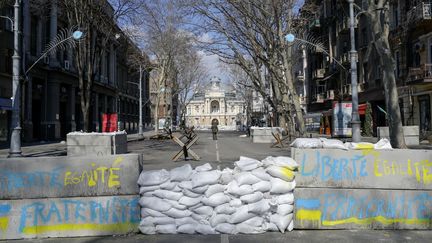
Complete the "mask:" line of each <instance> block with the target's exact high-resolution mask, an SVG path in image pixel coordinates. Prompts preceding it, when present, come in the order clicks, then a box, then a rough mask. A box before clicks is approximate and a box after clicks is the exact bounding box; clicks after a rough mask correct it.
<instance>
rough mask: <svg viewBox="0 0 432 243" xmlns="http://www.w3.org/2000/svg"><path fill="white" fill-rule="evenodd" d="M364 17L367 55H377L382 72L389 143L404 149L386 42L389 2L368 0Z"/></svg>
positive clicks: (393, 78) (391, 62)
mask: <svg viewBox="0 0 432 243" xmlns="http://www.w3.org/2000/svg"><path fill="white" fill-rule="evenodd" d="M366 16H367V19H368V20H369V23H370V26H371V30H372V33H371V36H372V40H371V41H370V43H369V46H368V50H367V53H369V54H370V53H371V51H373V50H374V51H376V52H377V53H378V56H379V64H380V65H381V67H382V70H383V72H382V74H383V77H382V80H383V84H384V94H385V100H386V106H387V113H388V122H389V132H390V143H391V144H392V146H393V147H395V148H405V147H406V145H405V139H404V134H403V128H402V119H401V113H400V108H399V100H398V92H397V85H396V78H395V73H394V70H395V65H396V64H395V61H394V59H393V56H392V53H391V48H390V44H389V40H388V36H389V32H390V26H389V24H390V17H389V1H388V0H378V1H376V0H369V1H368V8H367V11H366ZM368 56H369V55H367V58H368Z"/></svg>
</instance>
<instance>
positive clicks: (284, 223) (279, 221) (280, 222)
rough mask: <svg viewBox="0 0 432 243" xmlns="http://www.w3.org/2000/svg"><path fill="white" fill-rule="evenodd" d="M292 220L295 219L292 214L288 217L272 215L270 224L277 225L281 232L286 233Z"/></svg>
mask: <svg viewBox="0 0 432 243" xmlns="http://www.w3.org/2000/svg"><path fill="white" fill-rule="evenodd" d="M292 219H293V214H292V213H291V214H288V215H279V214H272V215H270V222H272V223H274V224H275V225H277V227H278V229H279V231H280V232H282V233H284V232H285V230H286V229H287V227H288V225H289V223H290V222H291V221H292Z"/></svg>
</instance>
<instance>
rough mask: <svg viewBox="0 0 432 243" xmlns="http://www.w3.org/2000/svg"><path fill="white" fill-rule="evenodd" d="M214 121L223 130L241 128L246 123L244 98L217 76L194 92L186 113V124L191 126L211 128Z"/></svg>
mask: <svg viewBox="0 0 432 243" xmlns="http://www.w3.org/2000/svg"><path fill="white" fill-rule="evenodd" d="M213 121H215V122H217V123H218V124H219V129H222V130H224V129H226V130H236V129H241V128H243V125H246V103H245V101H244V99H243V98H241V97H239V95H238V94H237V92H236V91H235V89H234V88H233V87H232V86H229V85H226V84H221V80H220V79H219V78H217V77H213V78H211V79H210V83H209V84H207V86H206V87H205V89H204V90H203V91H202V92H198V93H196V94H194V96H193V98H192V100H191V101H190V102H189V104H188V105H187V113H186V125H187V126H190V127H191V126H195V128H198V129H206V128H210V127H211V124H212V122H213Z"/></svg>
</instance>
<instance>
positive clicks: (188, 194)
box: [182, 189, 202, 198]
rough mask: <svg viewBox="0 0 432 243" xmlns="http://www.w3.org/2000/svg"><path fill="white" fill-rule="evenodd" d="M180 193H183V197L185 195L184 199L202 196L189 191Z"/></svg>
mask: <svg viewBox="0 0 432 243" xmlns="http://www.w3.org/2000/svg"><path fill="white" fill-rule="evenodd" d="M182 192H183V195H185V196H186V197H193V198H196V197H201V196H202V194H199V193H195V192H193V191H191V190H189V189H183V190H182Z"/></svg>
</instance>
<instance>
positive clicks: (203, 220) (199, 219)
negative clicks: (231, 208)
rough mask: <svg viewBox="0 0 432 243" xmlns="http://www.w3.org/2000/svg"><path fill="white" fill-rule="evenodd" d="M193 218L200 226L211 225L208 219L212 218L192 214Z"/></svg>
mask: <svg viewBox="0 0 432 243" xmlns="http://www.w3.org/2000/svg"><path fill="white" fill-rule="evenodd" d="M191 217H192V218H193V219H195V220H196V221H197V222H198V223H199V224H210V223H209V222H208V219H209V218H210V217H209V216H207V215H201V214H196V213H192V215H191Z"/></svg>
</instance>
